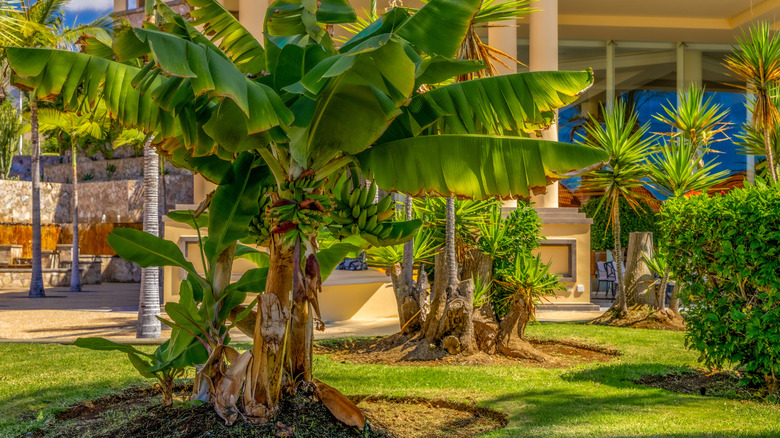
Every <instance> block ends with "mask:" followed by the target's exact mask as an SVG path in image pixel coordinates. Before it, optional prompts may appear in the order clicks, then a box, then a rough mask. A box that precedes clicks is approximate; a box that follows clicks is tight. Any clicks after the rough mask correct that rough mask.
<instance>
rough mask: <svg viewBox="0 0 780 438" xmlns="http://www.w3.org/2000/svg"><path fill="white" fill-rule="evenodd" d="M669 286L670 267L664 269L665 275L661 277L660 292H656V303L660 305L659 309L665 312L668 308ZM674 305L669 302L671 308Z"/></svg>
mask: <svg viewBox="0 0 780 438" xmlns="http://www.w3.org/2000/svg"><path fill="white" fill-rule="evenodd" d="M668 285H669V265H668V264H667V265H666V267H665V268H664V275H663V277H661V282H660V283H659V284H658V290H657V291H656V292H655V302H656V304H660V306H659V307H658V309H660V310H663V309H665V308H666V288H667V286H668ZM671 305H672V303H671V300H669V307H671Z"/></svg>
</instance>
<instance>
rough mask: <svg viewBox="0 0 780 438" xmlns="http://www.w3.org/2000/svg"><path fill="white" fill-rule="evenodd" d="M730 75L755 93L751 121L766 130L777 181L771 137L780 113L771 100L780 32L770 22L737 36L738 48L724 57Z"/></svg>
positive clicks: (779, 76) (779, 68)
mask: <svg viewBox="0 0 780 438" xmlns="http://www.w3.org/2000/svg"><path fill="white" fill-rule="evenodd" d="M724 65H725V66H726V68H728V69H729V70H730V71H731V76H733V77H734V78H735V79H737V80H739V81H740V83H742V82H744V83H745V85H736V87H738V88H740V89H743V90H745V91H747V92H748V93H750V94H752V95H753V97H754V99H755V101H754V103H753V107H752V113H753V119H752V123H753V125H754V126H755V128H756V129H757V130H759V131H761V132H763V137H764V155H765V156H766V160H767V163H768V171H769V176H770V177H771V178H772V181H773V182H775V183H776V182H777V169H776V168H775V154H774V151H773V150H772V136H773V133H774V131H775V128H776V126H777V124H778V122H780V113H778V110H777V106H775V104H774V102H773V100H772V90H774V89H775V88H776V87H777V85H778V81H779V80H780V35H778V34H777V33H776V32H774V31H772V30H770V26H769V23H768V22H761V23H758V24H756V25H753V26H751V27H750V29H749V30H748V32H747V33H746V32H745V31H743V32H742V36H741V37H738V38H737V47H735V48H734V49H733V50H732V53H731V54H730V55H728V56H727V57H726V58H725V60H724Z"/></svg>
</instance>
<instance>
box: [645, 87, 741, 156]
mask: <svg viewBox="0 0 780 438" xmlns="http://www.w3.org/2000/svg"><path fill="white" fill-rule="evenodd" d="M704 96H705V89H704V87H700V86H699V85H698V84H695V83H694V84H691V86H690V88H689V89H688V91H687V92H684V93H680V96H679V104H676V105H675V104H672V103H671V102H667V105H664V106H663V111H664V114H655V115H653V117H654V118H655V119H656V120H658V121H660V122H663V123H665V124H667V125H669V127H670V128H671V130H670V132H668V133H660V134H662V135H668V136H670V137H673V138H682V139H684V140H685V141H686V142H688V143H689V144H691V145H693V146H694V147H693V148H692V150H691V152H692V153H693V154H694V159H695V161H696V162H698V161H699V159H700V158H701V157H702V156H703V155H704V154H705V153H707V152H710V151H711V149H710V145H711V144H712V143H715V142H719V141H723V140H725V139H726V138H727V137H725V136H721V137H720V138H719V137H718V135H719V134H723V133H725V131H726V129H727V128H728V123H727V122H726V117H728V114H729V110H728V108H727V109H725V110H723V109H722V107H721V105H720V104H713V103H712V96H710V97H708V98H706V99H705V98H704Z"/></svg>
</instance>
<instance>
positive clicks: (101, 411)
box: [28, 384, 507, 438]
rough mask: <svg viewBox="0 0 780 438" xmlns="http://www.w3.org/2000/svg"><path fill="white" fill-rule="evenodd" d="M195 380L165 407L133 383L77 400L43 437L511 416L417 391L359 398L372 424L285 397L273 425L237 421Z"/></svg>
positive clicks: (403, 424)
mask: <svg viewBox="0 0 780 438" xmlns="http://www.w3.org/2000/svg"><path fill="white" fill-rule="evenodd" d="M190 390H191V385H189V384H180V385H177V386H176V388H175V394H176V396H177V397H176V402H175V403H174V406H172V407H168V408H166V407H163V406H162V402H161V398H160V396H159V394H158V392H157V391H156V390H154V389H152V388H137V387H133V388H128V389H127V390H125V391H124V392H122V393H120V394H116V395H110V396H105V397H101V398H98V399H95V400H90V401H86V402H83V403H81V404H78V405H76V406H73V407H71V408H70V409H67V410H66V411H64V412H62V413H60V414H59V415H57V417H56V419H55V421H54V422H53V423H50V424H47V425H46V426H45V428H43V429H41V430H39V431H37V432H36V433H35V434H33V435H28V436H36V437H74V438H75V437H112V438H114V437H142V436H143V437H146V436H155V437H182V438H183V437H249V436H253V437H254V436H258V437H462V438H466V437H472V436H475V435H479V434H482V433H485V432H488V431H491V430H494V429H498V428H501V427H504V426H506V423H507V420H506V416H505V415H503V414H500V413H498V412H496V411H492V410H489V409H485V408H478V407H476V406H472V405H465V404H455V403H449V402H443V401H435V400H425V399H416V398H382V397H378V396H357V397H352V398H353V400H354V401H355V402H356V403H357V404H358V406H359V407H360V408H361V409H363V411H364V412H365V414H366V418H367V422H368V424H369V429H368V430H367V431H365V433H364V431H362V430H358V429H357V428H354V427H349V426H346V425H344V424H343V423H341V422H339V421H338V420H336V418H334V417H333V415H332V414H331V413H330V412H329V411H328V410H327V408H326V407H325V406H324V405H323V404H322V403H320V402H319V401H317V400H315V399H313V398H312V397H309V396H306V395H302V394H298V395H295V396H286V397H283V398H282V401H281V403H280V410H279V414H278V415H277V416H276V418H274V420H273V421H272V422H270V423H268V424H252V423H248V422H245V421H242V420H239V421H237V422H236V423H235V424H234V425H232V426H225V423H224V422H223V421H222V419H220V418H219V417H218V416H217V414H216V413H215V412H214V408H213V406H212V405H210V404H200V405H196V404H193V403H190V402H187V401H185V400H186V397H187V395H188V394H189V391H190Z"/></svg>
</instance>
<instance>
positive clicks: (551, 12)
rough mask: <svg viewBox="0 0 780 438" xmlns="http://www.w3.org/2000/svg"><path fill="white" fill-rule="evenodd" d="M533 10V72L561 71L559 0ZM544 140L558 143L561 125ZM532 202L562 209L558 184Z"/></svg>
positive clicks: (547, 1) (541, 3) (542, 3)
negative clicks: (559, 62) (559, 57)
mask: <svg viewBox="0 0 780 438" xmlns="http://www.w3.org/2000/svg"><path fill="white" fill-rule="evenodd" d="M533 7H534V9H536V10H537V11H536V12H533V13H531V14H530V15H529V21H530V42H529V44H530V60H529V63H528V67H529V69H530V70H531V71H550V70H558V0H538V1H537V2H535V3H534V4H533ZM556 119H557V114H556ZM556 122H557V120H556ZM542 138H543V139H545V140H552V141H558V125H556V124H554V125H552V126H550V129H547V130H545V131H543V132H542ZM532 200H533V201H534V202H535V203H536V206H537V207H548V208H549V207H558V183H555V184H551V185H549V186H547V193H546V194H544V195H539V196H534V197H533V198H532Z"/></svg>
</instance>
